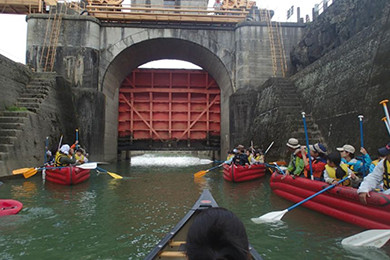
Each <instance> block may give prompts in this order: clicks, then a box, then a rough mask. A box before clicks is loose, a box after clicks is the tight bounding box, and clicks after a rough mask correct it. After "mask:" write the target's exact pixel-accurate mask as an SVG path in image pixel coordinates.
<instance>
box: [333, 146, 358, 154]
mask: <svg viewBox="0 0 390 260" xmlns="http://www.w3.org/2000/svg"><path fill="white" fill-rule="evenodd" d="M336 150H337V151H339V152H342V151H346V152H349V153H355V147H353V146H352V145H350V144H344V145H343V147H338V148H336Z"/></svg>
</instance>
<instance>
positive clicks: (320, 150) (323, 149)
mask: <svg viewBox="0 0 390 260" xmlns="http://www.w3.org/2000/svg"><path fill="white" fill-rule="evenodd" d="M309 148H310V151H314V152H317V153H323V154H326V151H327V150H326V147H325V146H324V145H323V144H321V143H315V144H314V145H309Z"/></svg>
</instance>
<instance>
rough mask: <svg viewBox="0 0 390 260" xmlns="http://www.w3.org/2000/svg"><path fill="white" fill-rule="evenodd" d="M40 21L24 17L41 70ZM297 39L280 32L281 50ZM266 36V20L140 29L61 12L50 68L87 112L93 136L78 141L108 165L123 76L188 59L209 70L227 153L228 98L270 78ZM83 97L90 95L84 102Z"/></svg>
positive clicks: (289, 28) (297, 30)
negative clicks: (160, 62)
mask: <svg viewBox="0 0 390 260" xmlns="http://www.w3.org/2000/svg"><path fill="white" fill-rule="evenodd" d="M47 18H48V17H47V15H30V16H29V17H28V36H27V37H28V40H27V41H28V44H27V62H28V64H29V65H30V66H32V67H34V68H36V69H37V70H40V69H41V68H42V65H41V64H40V56H41V53H42V50H43V48H42V46H43V45H44V39H45V35H44V34H45V33H44V32H45V30H43V28H46V23H47ZM301 34H302V26H301V25H300V26H296V25H286V26H283V27H282V35H283V40H284V42H285V47H286V48H287V50H289V49H291V46H293V45H294V44H295V43H296V42H297V41H298V39H299V37H300V35H301ZM268 37H269V34H268V29H267V27H266V24H265V23H263V24H260V23H255V22H253V23H250V22H246V23H243V24H241V25H240V26H238V27H236V28H232V27H226V28H220V27H215V28H214V27H210V26H197V27H189V26H188V27H183V28H178V27H177V26H175V27H172V28H166V26H164V27H161V26H152V27H150V26H149V27H147V28H141V27H130V26H118V25H117V24H104V25H102V24H100V23H99V21H97V20H96V19H94V18H92V17H84V16H70V15H66V16H64V18H63V21H62V27H61V31H60V36H59V42H58V48H57V55H56V64H55V70H56V71H57V72H58V73H59V74H60V75H62V76H64V77H65V78H66V79H69V80H70V81H71V83H72V85H73V91H78V93H79V94H80V95H79V94H77V93H76V92H75V93H76V95H75V99H76V100H75V102H76V103H78V104H81V103H82V104H83V106H82V107H80V108H79V107H78V110H79V109H84V108H85V110H86V111H88V113H85V114H84V115H82V116H81V120H82V123H83V126H80V129H81V128H82V127H84V128H85V129H86V131H93V134H92V133H91V134H89V135H88V136H84V138H85V140H86V142H87V144H88V145H89V146H90V147H89V149H90V150H91V151H97V152H100V153H104V158H102V160H103V159H104V160H113V159H115V158H116V156H117V134H118V133H117V124H118V123H117V122H118V121H117V120H118V92H119V87H120V85H121V83H122V81H123V80H124V78H125V77H126V76H127V75H128V74H129V73H130V72H131V71H132V70H133V69H135V68H137V67H138V66H140V65H142V64H144V63H147V62H149V61H153V60H159V59H179V60H185V61H189V62H192V63H194V64H196V65H198V66H200V67H202V68H203V69H204V70H206V71H208V72H209V73H210V74H211V75H212V76H213V78H214V79H215V80H216V81H217V83H218V85H219V87H220V89H221V144H222V147H221V149H222V151H227V150H228V149H229V148H230V143H229V140H230V136H229V135H230V130H229V127H230V115H229V97H230V96H231V94H232V93H234V92H235V91H236V90H237V89H239V88H242V87H247V86H255V85H257V84H262V83H263V82H265V81H266V79H267V78H268V77H269V76H272V64H271V63H270V60H271V52H270V51H269V41H267V39H268ZM259 39H261V40H260V41H259ZM86 93H88V95H90V96H91V98H89V99H85V98H83V97H85V96H86V95H87V94H86ZM99 93H100V94H99ZM92 97H93V98H92ZM80 98H83V99H84V101H81V99H80ZM102 108H103V109H102ZM87 114H88V115H87ZM98 140H99V141H100V142H97V141H98ZM102 140H103V141H102Z"/></svg>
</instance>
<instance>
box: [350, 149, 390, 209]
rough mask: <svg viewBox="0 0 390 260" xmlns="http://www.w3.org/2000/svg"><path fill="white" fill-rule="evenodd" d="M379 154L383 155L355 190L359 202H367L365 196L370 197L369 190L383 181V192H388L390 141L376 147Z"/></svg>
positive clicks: (389, 183)
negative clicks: (380, 146) (383, 145)
mask: <svg viewBox="0 0 390 260" xmlns="http://www.w3.org/2000/svg"><path fill="white" fill-rule="evenodd" d="M378 152H379V154H381V155H383V156H385V159H383V160H381V161H380V162H379V163H378V165H377V166H375V168H374V170H373V171H372V172H371V173H370V174H368V175H367V176H366V177H365V178H364V180H363V182H362V183H361V184H360V187H359V189H358V191H357V193H358V194H359V199H360V202H361V203H363V204H367V197H368V198H369V197H370V191H372V190H374V189H376V188H377V187H378V186H379V185H380V184H381V183H382V182H383V189H384V192H383V193H384V194H390V143H388V144H387V145H386V146H385V147H382V148H379V149H378Z"/></svg>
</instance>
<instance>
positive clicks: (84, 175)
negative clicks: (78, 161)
mask: <svg viewBox="0 0 390 260" xmlns="http://www.w3.org/2000/svg"><path fill="white" fill-rule="evenodd" d="M89 176H90V170H89V169H82V168H80V167H75V166H69V167H61V168H54V167H53V168H52V167H47V168H46V176H45V179H46V180H47V181H50V182H53V183H57V184H62V185H75V184H78V183H80V182H83V181H86V180H88V179H89Z"/></svg>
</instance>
